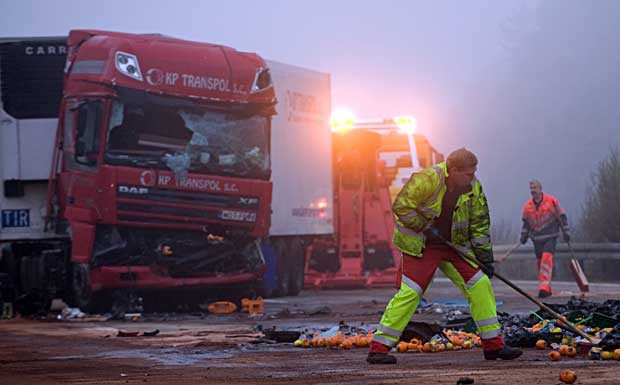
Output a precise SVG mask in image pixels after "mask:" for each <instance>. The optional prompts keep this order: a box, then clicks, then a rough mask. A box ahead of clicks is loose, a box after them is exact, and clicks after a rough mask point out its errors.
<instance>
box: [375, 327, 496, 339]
mask: <svg viewBox="0 0 620 385" xmlns="http://www.w3.org/2000/svg"><path fill="white" fill-rule="evenodd" d="M498 335H499V329H497V330H491V331H488V332H481V333H480V338H482V339H485V340H488V339H491V338H495V337H497V336H498ZM373 338H374V336H373Z"/></svg>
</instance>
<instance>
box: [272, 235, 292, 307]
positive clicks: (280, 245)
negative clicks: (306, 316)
mask: <svg viewBox="0 0 620 385" xmlns="http://www.w3.org/2000/svg"><path fill="white" fill-rule="evenodd" d="M273 251H274V253H275V255H276V258H277V261H278V264H277V266H278V290H277V293H278V296H286V295H288V292H289V290H290V286H291V284H290V283H291V273H290V263H289V262H290V261H289V252H288V247H287V242H286V241H285V240H284V239H281V238H280V239H277V240H275V241H274V243H273Z"/></svg>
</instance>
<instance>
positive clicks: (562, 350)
mask: <svg viewBox="0 0 620 385" xmlns="http://www.w3.org/2000/svg"><path fill="white" fill-rule="evenodd" d="M567 350H568V345H560V348H559V349H558V352H559V353H560V355H561V356H565V355H566V351H567Z"/></svg>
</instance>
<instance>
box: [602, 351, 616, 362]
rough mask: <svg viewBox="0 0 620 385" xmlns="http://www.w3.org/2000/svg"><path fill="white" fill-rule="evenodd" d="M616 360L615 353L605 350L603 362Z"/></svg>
mask: <svg viewBox="0 0 620 385" xmlns="http://www.w3.org/2000/svg"><path fill="white" fill-rule="evenodd" d="M613 358H614V352H611V351H608V350H603V351H602V352H601V360H611V359H613Z"/></svg>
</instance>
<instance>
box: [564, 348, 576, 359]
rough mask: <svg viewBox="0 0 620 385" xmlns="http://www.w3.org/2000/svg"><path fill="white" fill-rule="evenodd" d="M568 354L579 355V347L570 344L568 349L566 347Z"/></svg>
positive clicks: (570, 355) (571, 355)
mask: <svg viewBox="0 0 620 385" xmlns="http://www.w3.org/2000/svg"><path fill="white" fill-rule="evenodd" d="M566 355H567V356H569V357H575V356H576V355H577V349H575V348H574V347H573V346H569V347H568V349H566Z"/></svg>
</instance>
